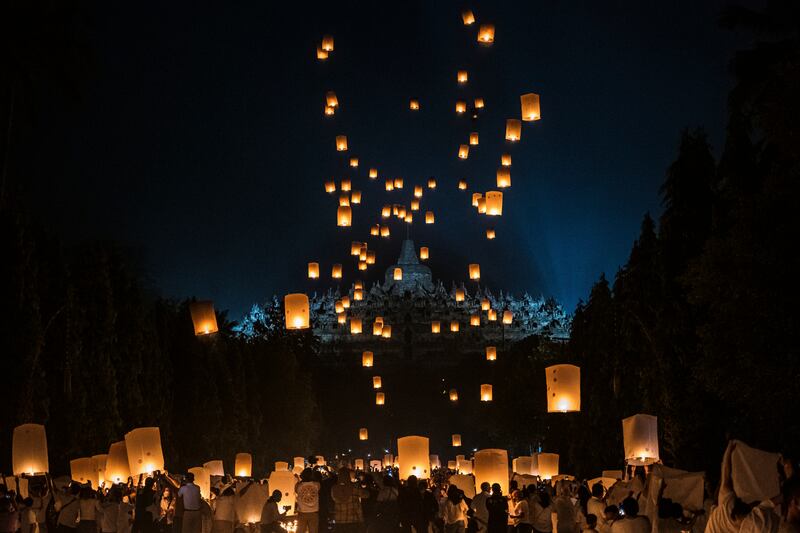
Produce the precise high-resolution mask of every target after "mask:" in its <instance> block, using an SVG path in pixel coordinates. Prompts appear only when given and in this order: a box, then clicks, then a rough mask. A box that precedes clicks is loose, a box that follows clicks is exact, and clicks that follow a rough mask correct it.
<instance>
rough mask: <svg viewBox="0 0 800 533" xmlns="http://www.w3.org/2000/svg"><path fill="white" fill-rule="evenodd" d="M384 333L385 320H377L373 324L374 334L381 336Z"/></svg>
mask: <svg viewBox="0 0 800 533" xmlns="http://www.w3.org/2000/svg"><path fill="white" fill-rule="evenodd" d="M382 333H383V322H378V321H377V320H376V321H375V322H373V324H372V334H373V335H378V336H380V335H381V334H382Z"/></svg>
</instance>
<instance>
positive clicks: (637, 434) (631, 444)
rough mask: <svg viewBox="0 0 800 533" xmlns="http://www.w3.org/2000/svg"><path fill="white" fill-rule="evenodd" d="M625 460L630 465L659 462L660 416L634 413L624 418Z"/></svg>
mask: <svg viewBox="0 0 800 533" xmlns="http://www.w3.org/2000/svg"><path fill="white" fill-rule="evenodd" d="M622 438H623V442H624V444H625V462H626V463H627V464H629V465H637V466H641V465H649V464H653V463H655V462H658V460H659V455H658V417H655V416H652V415H643V414H638V415H633V416H629V417H628V418H625V419H623V420H622Z"/></svg>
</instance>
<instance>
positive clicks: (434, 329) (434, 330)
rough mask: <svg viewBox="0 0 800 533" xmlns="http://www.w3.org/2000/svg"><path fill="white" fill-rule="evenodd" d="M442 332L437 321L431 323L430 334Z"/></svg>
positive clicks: (440, 325)
mask: <svg viewBox="0 0 800 533" xmlns="http://www.w3.org/2000/svg"><path fill="white" fill-rule="evenodd" d="M441 332H442V323H441V322H439V321H438V320H432V321H431V333H441Z"/></svg>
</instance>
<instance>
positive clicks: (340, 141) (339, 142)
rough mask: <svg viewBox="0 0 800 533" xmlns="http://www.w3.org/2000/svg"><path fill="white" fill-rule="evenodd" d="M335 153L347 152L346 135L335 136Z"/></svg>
mask: <svg viewBox="0 0 800 533" xmlns="http://www.w3.org/2000/svg"><path fill="white" fill-rule="evenodd" d="M336 151H337V152H346V151H347V135H337V136H336Z"/></svg>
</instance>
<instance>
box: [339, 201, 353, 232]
mask: <svg viewBox="0 0 800 533" xmlns="http://www.w3.org/2000/svg"><path fill="white" fill-rule="evenodd" d="M352 223H353V211H352V209H351V208H350V206H346V205H340V206H339V209H337V210H336V224H337V225H338V226H339V227H348V226H350V225H351V224H352Z"/></svg>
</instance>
